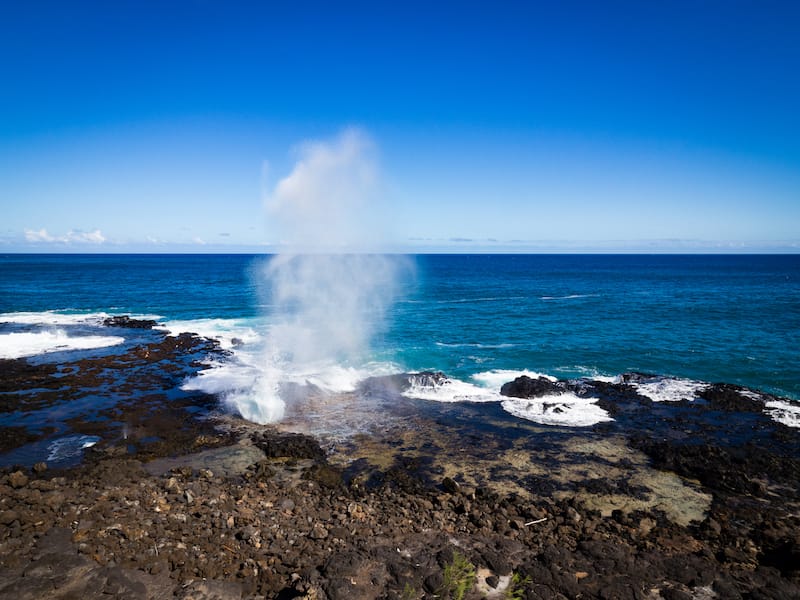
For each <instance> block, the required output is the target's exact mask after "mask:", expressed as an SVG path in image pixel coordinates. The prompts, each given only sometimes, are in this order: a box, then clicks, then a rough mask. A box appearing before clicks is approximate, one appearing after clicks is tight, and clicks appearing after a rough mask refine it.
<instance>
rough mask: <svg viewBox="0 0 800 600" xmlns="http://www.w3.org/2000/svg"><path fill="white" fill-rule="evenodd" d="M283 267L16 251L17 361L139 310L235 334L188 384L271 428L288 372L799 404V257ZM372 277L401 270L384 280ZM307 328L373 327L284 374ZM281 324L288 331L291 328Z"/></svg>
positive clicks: (244, 259)
mask: <svg viewBox="0 0 800 600" xmlns="http://www.w3.org/2000/svg"><path fill="white" fill-rule="evenodd" d="M270 260H271V257H268V256H246V255H6V256H0V357H2V358H15V357H22V356H27V357H30V358H31V359H33V360H54V361H65V360H71V359H73V358H75V357H76V356H80V355H81V353H87V352H89V353H91V352H100V353H102V352H114V351H115V348H116V347H117V346H118V345H119V340H120V339H121V337H120V336H125V335H127V334H126V333H125V332H124V331H123V332H121V331H118V330H114V331H113V332H111V333H109V332H108V331H104V329H106V330H107V328H102V327H99V326H98V320H99V319H100V318H101V317H102V316H104V315H109V314H132V315H148V316H151V317H155V318H157V319H158V320H159V322H160V323H161V324H162V326H163V327H164V328H165V329H167V330H169V331H172V332H177V331H193V332H196V333H199V334H202V335H206V336H209V337H214V338H217V339H219V340H220V342H221V344H222V346H223V347H224V348H227V349H229V350H231V353H232V354H231V358H230V359H229V360H228V361H227V362H226V363H224V364H220V363H219V362H217V363H215V364H214V365H211V368H210V369H209V370H208V372H206V373H205V374H204V376H201V377H199V378H196V381H194V382H188V383H187V386H188V387H190V388H191V387H192V386H195V387H196V388H197V389H203V390H205V391H210V392H213V393H218V394H220V395H221V396H224V397H227V398H228V400H230V402H228V405H229V406H231V407H232V408H233V409H234V410H236V409H238V410H239V412H241V413H242V414H243V415H244V416H247V417H250V418H253V419H254V420H261V421H265V420H271V419H273V418H278V417H279V416H280V411H278V412H277V413H275V412H270V410H271V409H268V408H265V407H264V406H263V405H262V400H263V399H264V398H265V397H268V396H269V395H270V394H274V393H277V392H276V390H277V387H276V385H277V384H276V378H277V379H280V378H281V377H285V378H287V379H294V380H301V381H306V382H311V383H314V384H315V385H318V386H319V387H321V388H328V389H331V390H333V391H336V390H347V389H352V388H353V387H354V386H355V385H356V383H357V381H358V380H363V379H364V378H365V377H368V376H370V375H374V374H387V373H393V372H403V371H420V370H436V371H442V372H444V373H446V374H447V376H448V377H450V378H451V379H452V381H453V382H454V384H453V385H451V386H449V387H448V388H447V389H446V390H445V389H443V390H438V395H437V394H433V395H431V394H430V393H429V392H430V390H429V391H428V396H430V397H431V399H433V400H442V401H458V400H472V401H479V400H496V399H497V392H498V391H499V386H500V385H501V384H502V383H503V382H504V381H508V380H509V379H513V377H515V376H516V375H517V374H519V373H522V372H528V373H536V374H544V375H548V376H552V377H558V378H578V377H586V378H598V377H599V378H614V377H615V376H617V375H619V374H621V373H624V372H630V371H638V372H645V373H652V374H655V375H660V376H665V377H668V378H674V379H675V382H676V385H677V386H678V387H677V389H678V391H679V392H680V390H681V389H684V391H685V390H686V389H689V392H688V393H691V385H693V383H692V382H695V383H696V382H728V383H735V384H739V385H744V386H747V387H750V388H753V389H757V390H762V391H765V392H769V393H772V394H776V395H779V396H783V397H786V398H789V399H792V400H800V255H774V256H763V255H670V256H665V255H423V256H405V257H383V258H382V259H381V260H380V261H377V262H370V261H366V262H363V263H362V262H359V263H358V268H357V269H356V270H355V272H353V271H352V269H351V270H348V268H349V267H347V265H345V268H343V269H342V270H341V273H334V274H333V275H331V273H330V271H331V268H334V269H336V268H337V267H335V265H336V262H335V261H336V259H334V262H332V263H327V264H326V266H325V268H324V270H322V271H320V270H317V271H314V270H313V269H312V270H311V272H310V273H309V272H304V271H302V269H298V268H296V267H290V268H289V270H288V271H287V270H284V271H283V272H281V271H276V270H274V269H270V268H269V267H268V264H269V262H270ZM292 269H294V270H292ZM371 269H372V270H375V269H377V270H383V271H386V272H384V273H382V275H381V277H374V273H371V272H370V270H371ZM386 273H389V274H390V275H391V276H389V275H387V274H386ZM326 277H328V278H329V279H330V281H327V282H326V281H323V282H322V283H321V284H320V282H319V281H318V280H319V279H323V280H324V279H325V278H326ZM278 278H282V280H281V282H280V285H279V286H278V290H279V291H280V290H283V292H287V290H288V292H287V293H285V294H284V295H283V296H280V294H276V285H278V284H277V283H276V282H277V279H278ZM309 278H310V279H309ZM297 286H300V287H302V288H303V291H302V293H300V295H297V294H295V292H296V288H297ZM389 288H391V289H389ZM350 291H352V294H350ZM287 294H288V295H287ZM293 294H295V295H293ZM351 295H352V296H353V297H355V298H357V299H358V301H357V302H354V303H352V305H351V303H350V301H349V298H350V297H351ZM290 313H291V315H293V319H294V320H291V319H288V318H287V314H290ZM329 323H330V324H331V327H330V329H329V328H328V324H329ZM305 326H308V327H309V328H312V329H313V328H314V327H315V326H319V327H322V328H323V329H324V330H325V331H324V332H323V335H321V336H319V335H318V337H317V338H314V334H313V332H312V333H311V334H309V335H310V336H311V337H310V338H309V339H310V340H311V344H310V345H311V346H319V345H320V342H319V340H320V339H324V340H330V338H335V337H336V336H344V337H347V336H349V335H350V334H351V333H353V332H356V333H358V335H357V336H354V339H355V342H353V343H351V344H349V345H347V344H345V345H341V344H340V345H336V344H334V345H333V347H334V348H335V352H334V353H333V354H332V355H331V356H330V357H327V359H329V360H327V362H326V360H325V359H326V357H325V356H324V352H323V353H322V354H323V356H320V355H317V356H314V357H313V360H311V359H309V360H308V361H306V362H307V363H308V364H305V363H303V364H301V362H302V361H298V360H295V361H294V362H293V363H292V369H293V371H292V369H288V368H287V367H286V364H280V365H279V364H278V363H279V362H280V360H281V359H280V358H278V355H279V354H280V351H281V348H280V346H281V344H280V343H279V341H280V340H293V341H296V340H297V339H298V338H301V337H302V336H303V335H306V334H307V333H308V332H305V331H301V329H302V328H303V327H305ZM281 327H282V328H283V329H284V330H285V331H283V337H281V336H278V335H277V334H275V330H276V329H280V328H281ZM293 327H294V329H293ZM115 340H116V341H115ZM276 340H277V341H276ZM276 345H277V346H279V347H278V348H277V349H276V348H275V347H274V346H276ZM315 349H317V348H315ZM290 371H292V372H290ZM265 382H266V383H265ZM687 385H688V386H689V388H687V387H686V386H687ZM681 386H683V387H681ZM667 387H668V386H667ZM673 388H674V386H673ZM673 388H670V389H666V388H664V386H660V387H659V389H658V390H656V391H658V393H666V394H670V393H674V392H675V389H673ZM653 389H655V388H653ZM651 391H652V390H651ZM483 392H485V395H484V396H482V395H481V394H482V393H483ZM679 395H680V394H679ZM420 397H426V396H425V395H424V394H422V395H421V396H420ZM663 399H668V398H663Z"/></svg>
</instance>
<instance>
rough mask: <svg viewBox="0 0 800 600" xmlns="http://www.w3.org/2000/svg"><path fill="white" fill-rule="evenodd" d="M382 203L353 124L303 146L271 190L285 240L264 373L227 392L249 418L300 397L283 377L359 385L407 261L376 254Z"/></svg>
mask: <svg viewBox="0 0 800 600" xmlns="http://www.w3.org/2000/svg"><path fill="white" fill-rule="evenodd" d="M380 202H381V194H380V185H379V170H378V168H377V160H376V158H375V145H374V144H373V143H372V142H371V141H370V140H369V138H368V137H367V136H366V135H365V134H364V133H363V132H361V131H359V130H355V129H348V130H346V131H344V132H343V133H342V134H341V135H340V136H339V137H338V138H336V139H335V140H334V141H332V142H329V143H323V142H313V143H308V144H305V145H303V146H301V148H300V150H299V159H298V161H297V163H296V164H295V166H294V168H293V170H292V172H291V173H290V174H289V175H288V176H286V177H285V178H284V179H282V180H280V181H279V182H278V183H277V185H276V186H275V188H274V190H272V191H271V193H269V194H268V195H267V198H266V206H267V209H268V212H269V216H270V217H271V220H272V222H273V223H274V224H277V225H279V226H280V230H281V235H282V236H283V238H284V239H283V241H282V244H281V248H282V251H281V252H280V253H279V254H277V255H275V256H274V257H272V258H271V259H270V260H269V262H268V263H267V265H266V267H265V269H264V271H263V275H264V281H265V283H266V287H267V288H268V305H269V306H270V313H269V315H267V316H268V322H269V331H268V334H267V341H266V347H265V353H264V358H263V363H264V364H263V371H262V373H261V375H260V376H259V377H258V379H257V381H256V382H255V385H254V387H253V390H252V392H251V393H250V394H247V395H246V396H239V395H237V396H232V397H230V398H229V401H230V402H231V403H232V404H233V405H234V406H235V408H236V409H237V410H238V411H239V412H240V413H241V414H242V415H243V416H244V417H245V418H248V419H251V420H254V421H258V422H268V421H275V420H279V419H281V418H282V417H283V416H284V414H285V411H286V410H287V402H290V403H298V402H299V403H301V402H302V395H300V396H298V394H296V393H289V392H288V390H287V385H286V384H300V385H304V384H306V383H311V384H313V385H314V386H315V387H316V388H319V389H322V390H326V389H327V390H330V391H344V390H346V389H352V388H353V387H354V386H355V384H356V383H357V380H356V379H355V378H357V377H358V374H359V373H360V371H359V367H360V366H363V365H365V364H366V363H368V362H369V361H370V358H371V357H370V345H371V342H372V341H373V339H374V338H375V336H376V335H377V334H378V333H380V332H381V331H382V330H383V328H384V327H385V326H386V315H387V311H388V309H389V307H390V306H391V304H392V302H393V300H394V298H395V297H396V294H397V292H398V289H399V286H398V282H399V280H400V278H401V276H402V275H404V274H408V272H409V270H408V269H409V266H410V265H409V264H408V262H407V261H406V260H405V259H403V258H401V257H396V256H387V255H384V254H381V253H380V250H381V241H382V234H383V232H384V231H385V228H383V227H381V226H380V222H381V218H380V217H381V216H382V214H384V213H383V211H382V210H381V207H380ZM295 391H296V388H295ZM294 408H295V409H296V410H297V411H298V412H299V411H302V405H298V406H295V407H294Z"/></svg>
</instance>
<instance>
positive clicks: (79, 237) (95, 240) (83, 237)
mask: <svg viewBox="0 0 800 600" xmlns="http://www.w3.org/2000/svg"><path fill="white" fill-rule="evenodd" d="M25 240H26V241H28V242H33V243H35V244H41V243H46V244H53V243H57V244H72V243H76V244H102V243H104V242H105V241H106V238H105V236H104V235H103V233H102V232H101V231H100V230H99V229H95V230H94V231H80V230H77V231H76V230H74V229H70V230H69V231H68V232H67V233H66V235H60V236H56V235H50V234H49V233H48V232H47V229H39V230H35V229H26V230H25Z"/></svg>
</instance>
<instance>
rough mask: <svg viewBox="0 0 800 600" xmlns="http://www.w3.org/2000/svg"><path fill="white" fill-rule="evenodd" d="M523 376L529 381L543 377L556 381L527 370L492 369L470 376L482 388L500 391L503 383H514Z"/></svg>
mask: <svg viewBox="0 0 800 600" xmlns="http://www.w3.org/2000/svg"><path fill="white" fill-rule="evenodd" d="M523 376H524V377H530V378H531V379H538V378H540V377H543V378H545V379H547V380H549V381H558V380H557V379H556V378H555V377H553V376H552V375H547V374H545V373H538V372H536V371H528V370H522V371H515V370H511V369H492V370H491V371H483V372H481V373H475V374H474V375H472V377H471V379H473V380H474V381H477V382H478V383H479V384H480V385H482V386H483V387H486V388H490V389H496V390H497V391H500V388H501V387H502V386H503V384H504V383H508V382H509V381H514V380H515V379H516V378H517V377H523Z"/></svg>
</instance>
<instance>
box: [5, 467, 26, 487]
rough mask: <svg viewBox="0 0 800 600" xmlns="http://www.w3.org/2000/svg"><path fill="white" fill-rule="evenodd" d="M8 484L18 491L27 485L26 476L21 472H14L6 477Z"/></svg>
mask: <svg viewBox="0 0 800 600" xmlns="http://www.w3.org/2000/svg"><path fill="white" fill-rule="evenodd" d="M8 483H9V485H10V486H11V487H13V488H14V489H17V490H18V489H19V488H21V487H25V486H26V485H28V476H27V475H25V473H23V472H22V471H14V472H13V473H11V475H9V476H8Z"/></svg>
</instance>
